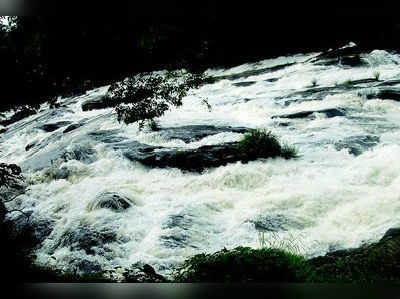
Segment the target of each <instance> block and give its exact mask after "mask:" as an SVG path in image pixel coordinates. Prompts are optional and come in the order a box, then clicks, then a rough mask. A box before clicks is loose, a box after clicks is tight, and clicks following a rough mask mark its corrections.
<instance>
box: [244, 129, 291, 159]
mask: <svg viewBox="0 0 400 299" xmlns="http://www.w3.org/2000/svg"><path fill="white" fill-rule="evenodd" d="M239 150H240V151H242V152H244V153H246V155H247V156H248V157H249V158H250V159H257V158H270V157H271V158H273V157H278V156H281V157H283V158H285V159H289V158H293V157H296V156H297V153H298V151H297V149H296V148H295V147H293V146H289V145H286V144H284V145H281V144H280V142H279V139H278V138H277V137H276V136H275V135H273V134H272V133H271V132H270V131H267V130H265V129H261V130H251V131H250V132H249V133H247V134H245V135H244V137H243V139H242V140H241V141H240V142H239Z"/></svg>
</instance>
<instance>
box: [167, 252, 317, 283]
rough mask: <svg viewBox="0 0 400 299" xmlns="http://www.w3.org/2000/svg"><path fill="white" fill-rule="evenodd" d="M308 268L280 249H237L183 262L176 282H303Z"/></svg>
mask: <svg viewBox="0 0 400 299" xmlns="http://www.w3.org/2000/svg"><path fill="white" fill-rule="evenodd" d="M310 271H311V268H310V266H309V265H308V263H307V261H306V260H305V259H304V258H303V257H302V256H299V255H296V254H292V253H289V252H287V251H285V250H282V249H272V248H262V249H252V248H249V247H237V248H234V249H232V250H227V249H223V250H221V251H218V252H216V253H214V254H204V253H203V254H198V255H195V256H193V257H192V258H190V259H188V260H186V261H185V262H184V263H183V265H182V267H180V268H179V269H178V270H177V271H176V274H175V280H176V281H177V282H303V281H306V279H307V278H308V277H309V275H310Z"/></svg>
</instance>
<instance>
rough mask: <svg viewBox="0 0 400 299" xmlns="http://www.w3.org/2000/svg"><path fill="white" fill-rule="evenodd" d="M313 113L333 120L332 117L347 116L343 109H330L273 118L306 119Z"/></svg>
mask: <svg viewBox="0 0 400 299" xmlns="http://www.w3.org/2000/svg"><path fill="white" fill-rule="evenodd" d="M313 113H323V114H325V115H326V117H328V118H331V117H336V116H345V115H346V114H345V112H344V110H343V109H342V108H328V109H321V110H315V111H300V112H295V113H290V114H281V115H273V116H271V118H278V117H279V118H290V119H293V118H306V117H308V116H310V115H312V114H313Z"/></svg>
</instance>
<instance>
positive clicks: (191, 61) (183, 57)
mask: <svg viewBox="0 0 400 299" xmlns="http://www.w3.org/2000/svg"><path fill="white" fill-rule="evenodd" d="M174 3H175V2H174ZM192 4H193V3H192ZM309 8H310V7H303V6H300V5H297V6H293V5H292V4H291V6H290V7H289V8H286V9H285V7H277V6H271V7H270V9H269V10H261V8H259V7H257V6H254V4H253V5H247V6H246V5H244V3H242V4H240V5H238V4H231V5H225V6H224V5H222V2H221V3H219V4H218V5H217V4H214V3H213V2H211V1H208V2H207V1H205V2H204V3H203V2H202V3H198V4H197V7H196V6H195V7H194V8H193V7H191V6H189V5H186V6H185V5H177V4H176V3H175V6H174V5H173V4H168V5H167V4H163V5H161V6H160V5H159V4H155V5H154V8H152V7H151V6H150V5H147V6H146V7H145V6H143V5H142V7H140V8H139V7H137V9H136V10H132V15H130V16H118V17H116V16H113V15H109V16H107V17H105V16H94V15H83V16H70V15H64V16H58V17H43V16H42V17H38V16H27V17H18V18H14V19H13V21H15V22H16V26H15V28H14V29H13V30H11V31H10V30H7V29H6V27H2V28H0V65H1V72H0V80H1V83H2V84H1V85H2V89H1V93H2V100H1V103H0V110H5V109H9V108H10V107H13V106H14V105H16V104H35V103H39V102H42V101H46V100H49V99H51V98H52V97H54V96H57V95H70V94H76V93H79V92H82V91H83V90H85V89H88V88H92V87H95V86H99V85H104V84H108V83H110V82H112V81H115V80H119V79H121V78H124V77H126V76H128V75H133V74H135V73H138V72H143V71H151V70H156V69H165V68H169V69H175V68H182V67H184V68H187V69H189V70H191V71H203V70H205V69H206V68H208V67H224V66H232V65H237V64H240V63H243V62H252V61H257V60H259V59H265V58H270V57H276V56H280V55H285V54H293V53H298V52H309V51H320V50H323V49H327V48H331V47H337V46H340V45H343V43H346V42H349V41H354V42H356V43H357V44H358V45H359V46H360V47H361V48H362V49H365V50H371V49H376V48H380V49H395V50H397V49H398V48H399V39H400V37H399V36H400V35H399V34H398V33H399V31H400V25H399V24H398V22H397V21H396V19H395V18H394V17H391V16H390V14H389V16H388V15H387V14H386V10H382V9H381V10H378V11H375V12H374V13H372V15H371V11H372V10H370V11H366V10H365V9H363V8H349V7H346V9H336V10H335V9H333V10H332V9H329V8H326V11H324V9H323V8H320V9H318V10H312V9H309ZM388 11H390V10H388Z"/></svg>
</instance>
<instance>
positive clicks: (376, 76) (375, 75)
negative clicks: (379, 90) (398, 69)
mask: <svg viewBox="0 0 400 299" xmlns="http://www.w3.org/2000/svg"><path fill="white" fill-rule="evenodd" d="M380 76H381V73H380V72H378V71H377V72H374V78H375V80H376V81H379V78H380Z"/></svg>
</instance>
